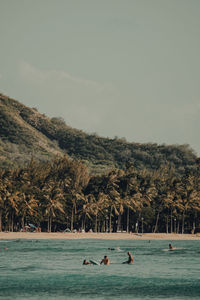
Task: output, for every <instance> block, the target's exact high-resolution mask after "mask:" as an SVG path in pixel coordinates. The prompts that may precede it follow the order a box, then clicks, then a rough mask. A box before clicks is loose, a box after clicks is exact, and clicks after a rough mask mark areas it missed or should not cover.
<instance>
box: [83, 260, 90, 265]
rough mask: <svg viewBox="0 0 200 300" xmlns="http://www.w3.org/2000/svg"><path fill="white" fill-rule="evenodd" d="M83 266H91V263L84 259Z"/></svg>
mask: <svg viewBox="0 0 200 300" xmlns="http://www.w3.org/2000/svg"><path fill="white" fill-rule="evenodd" d="M83 265H91V262H89V261H87V260H86V259H84V261H83Z"/></svg>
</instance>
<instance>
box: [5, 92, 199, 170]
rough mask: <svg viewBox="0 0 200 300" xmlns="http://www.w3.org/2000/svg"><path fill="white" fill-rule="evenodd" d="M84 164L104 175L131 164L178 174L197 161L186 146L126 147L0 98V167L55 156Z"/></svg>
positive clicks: (121, 143)
mask: <svg viewBox="0 0 200 300" xmlns="http://www.w3.org/2000/svg"><path fill="white" fill-rule="evenodd" d="M63 154H68V155H69V156H71V157H73V158H76V159H80V160H83V161H85V162H86V164H87V165H88V166H89V168H90V170H92V171H94V172H98V173H100V172H104V171H105V170H107V169H110V168H122V169H124V168H125V167H126V165H127V164H129V163H133V164H134V166H135V168H137V169H143V168H147V169H157V168H159V167H160V166H161V165H164V164H170V165H173V166H174V167H175V168H176V170H177V171H178V172H179V173H180V172H183V170H184V169H185V168H190V169H191V168H193V167H194V165H195V164H196V161H197V157H196V155H195V153H194V151H193V150H192V149H191V148H190V147H189V146H188V145H157V144H151V143H148V144H140V143H129V142H127V141H126V140H124V139H119V138H115V139H109V138H103V137H99V136H97V135H94V134H92V135H91V134H86V133H84V132H83V131H81V130H77V129H73V128H71V127H69V126H67V125H66V124H65V122H64V121H63V120H62V119H60V118H48V117H47V116H45V115H44V114H40V113H39V112H38V111H37V109H34V108H29V107H27V106H25V105H23V104H22V103H20V102H18V101H16V100H14V99H11V98H9V97H7V96H5V95H3V94H0V166H1V167H3V168H7V167H16V166H21V165H23V164H24V163H26V162H28V161H30V159H31V158H32V157H34V158H35V159H38V160H48V159H51V158H52V157H53V156H55V155H63Z"/></svg>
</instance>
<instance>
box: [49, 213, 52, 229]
mask: <svg viewBox="0 0 200 300" xmlns="http://www.w3.org/2000/svg"><path fill="white" fill-rule="evenodd" d="M51 227H52V216H50V217H49V232H51Z"/></svg>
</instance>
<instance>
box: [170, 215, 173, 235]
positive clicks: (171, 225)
mask: <svg viewBox="0 0 200 300" xmlns="http://www.w3.org/2000/svg"><path fill="white" fill-rule="evenodd" d="M170 227H171V228H170V232H171V233H172V232H173V219H172V209H171V223H170Z"/></svg>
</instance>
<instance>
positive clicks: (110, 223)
mask: <svg viewBox="0 0 200 300" xmlns="http://www.w3.org/2000/svg"><path fill="white" fill-rule="evenodd" d="M109 232H112V206H111V208H110V219H109Z"/></svg>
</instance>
